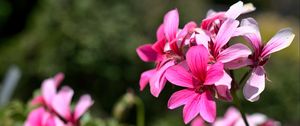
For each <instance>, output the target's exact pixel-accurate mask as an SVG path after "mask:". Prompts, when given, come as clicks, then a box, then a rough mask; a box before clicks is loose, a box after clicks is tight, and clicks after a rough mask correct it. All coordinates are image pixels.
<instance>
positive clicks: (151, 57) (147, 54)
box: [136, 44, 158, 62]
mask: <svg viewBox="0 0 300 126" xmlns="http://www.w3.org/2000/svg"><path fill="white" fill-rule="evenodd" d="M136 52H137V54H138V56H139V57H140V58H141V59H142V60H143V61H144V62H154V61H156V59H157V57H158V55H157V52H156V51H155V50H153V49H152V45H151V44H145V45H142V46H139V47H138V48H137V49H136Z"/></svg>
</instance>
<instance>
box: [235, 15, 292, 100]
mask: <svg viewBox="0 0 300 126" xmlns="http://www.w3.org/2000/svg"><path fill="white" fill-rule="evenodd" d="M241 25H242V26H241V27H240V29H239V30H237V31H238V34H242V35H243V36H244V37H245V38H246V39H247V40H248V42H249V43H250V45H251V46H252V48H253V50H254V54H253V55H251V56H250V57H249V59H250V60H251V62H250V63H249V65H250V67H251V68H252V72H251V75H250V77H249V79H248V80H247V82H246V84H245V86H244V89H243V93H244V96H245V98H246V99H247V100H249V101H252V102H253V101H256V100H258V99H259V95H260V94H261V93H262V91H263V90H264V88H265V78H266V74H265V70H264V67H263V66H264V65H265V64H266V63H267V61H268V59H269V57H270V54H272V53H274V52H277V51H280V50H282V49H284V48H286V47H288V46H289V45H290V44H291V43H292V41H293V39H294V37H295V34H293V33H292V32H291V30H290V29H288V28H286V29H282V30H280V31H279V32H277V34H276V35H275V36H274V37H272V38H271V40H269V42H268V43H266V44H263V43H262V40H261V36H260V33H259V29H258V25H257V23H256V21H255V20H254V19H253V18H247V19H243V20H242V23H241Z"/></svg>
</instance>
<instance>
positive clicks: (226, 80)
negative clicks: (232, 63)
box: [215, 70, 232, 89]
mask: <svg viewBox="0 0 300 126" xmlns="http://www.w3.org/2000/svg"><path fill="white" fill-rule="evenodd" d="M231 81H232V79H231V77H230V76H229V75H228V74H227V73H226V71H225V70H223V76H222V78H221V79H219V80H218V81H217V82H215V85H216V86H221V85H223V86H226V87H227V88H228V89H231Z"/></svg>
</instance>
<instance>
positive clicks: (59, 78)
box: [54, 73, 65, 87]
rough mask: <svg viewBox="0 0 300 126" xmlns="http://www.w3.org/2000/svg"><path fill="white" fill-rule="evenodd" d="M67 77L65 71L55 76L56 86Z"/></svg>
mask: <svg viewBox="0 0 300 126" xmlns="http://www.w3.org/2000/svg"><path fill="white" fill-rule="evenodd" d="M64 78H65V75H64V73H58V74H56V75H55V76H54V80H55V86H56V87H58V86H59V85H60V83H61V82H62V81H63V79H64Z"/></svg>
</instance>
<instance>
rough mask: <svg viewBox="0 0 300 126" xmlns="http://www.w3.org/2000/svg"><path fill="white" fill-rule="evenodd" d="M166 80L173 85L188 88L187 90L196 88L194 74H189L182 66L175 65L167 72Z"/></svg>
mask: <svg viewBox="0 0 300 126" xmlns="http://www.w3.org/2000/svg"><path fill="white" fill-rule="evenodd" d="M166 78H167V80H168V81H170V82H171V83H172V84H174V85H177V86H181V87H187V88H193V87H194V86H193V76H192V74H191V73H189V72H188V71H187V70H186V69H185V68H184V67H182V66H180V65H175V66H172V67H170V68H169V69H168V70H167V71H166Z"/></svg>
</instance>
